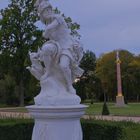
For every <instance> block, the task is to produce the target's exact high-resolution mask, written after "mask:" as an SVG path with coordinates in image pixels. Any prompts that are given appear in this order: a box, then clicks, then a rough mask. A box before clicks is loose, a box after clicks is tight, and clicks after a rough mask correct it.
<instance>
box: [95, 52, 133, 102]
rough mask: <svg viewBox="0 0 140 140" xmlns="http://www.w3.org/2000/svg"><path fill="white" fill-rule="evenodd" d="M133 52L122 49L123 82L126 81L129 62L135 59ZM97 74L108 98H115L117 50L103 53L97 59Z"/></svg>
mask: <svg viewBox="0 0 140 140" xmlns="http://www.w3.org/2000/svg"><path fill="white" fill-rule="evenodd" d="M133 58H134V57H133V54H131V53H130V52H128V51H126V50H120V59H121V62H122V63H121V72H122V80H123V83H124V82H126V81H125V79H124V75H126V74H127V72H126V71H127V69H128V66H129V63H131V62H132V60H133ZM96 75H97V77H98V78H99V79H100V80H101V83H102V87H103V89H104V92H105V94H107V97H108V100H114V99H115V97H116V93H117V77H116V51H113V52H110V53H107V54H104V55H102V56H101V57H100V58H99V59H98V60H97V65H96Z"/></svg>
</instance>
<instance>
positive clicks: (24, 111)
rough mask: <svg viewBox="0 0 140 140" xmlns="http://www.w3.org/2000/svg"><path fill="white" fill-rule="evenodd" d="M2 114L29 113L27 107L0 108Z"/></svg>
mask: <svg viewBox="0 0 140 140" xmlns="http://www.w3.org/2000/svg"><path fill="white" fill-rule="evenodd" d="M0 111H1V112H20V113H26V112H28V111H27V109H26V108H25V107H5V108H0Z"/></svg>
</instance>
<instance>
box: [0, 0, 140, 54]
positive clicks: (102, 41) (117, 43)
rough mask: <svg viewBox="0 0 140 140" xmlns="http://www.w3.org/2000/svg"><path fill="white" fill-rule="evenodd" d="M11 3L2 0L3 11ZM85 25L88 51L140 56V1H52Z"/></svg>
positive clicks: (82, 25) (0, 4) (82, 27)
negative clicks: (122, 51) (116, 51)
mask: <svg viewBox="0 0 140 140" xmlns="http://www.w3.org/2000/svg"><path fill="white" fill-rule="evenodd" d="M8 1H9V0H0V9H1V8H4V7H5V6H6V5H7V4H8ZM50 2H51V4H52V5H53V6H54V7H58V8H59V9H60V10H61V11H62V12H63V13H64V14H65V15H66V16H70V17H71V18H72V19H73V21H75V22H77V23H79V24H80V25H81V29H80V34H81V35H82V38H81V40H82V43H83V44H84V48H85V50H86V49H89V50H92V51H94V52H95V53H96V55H97V56H99V55H100V54H102V53H106V52H108V51H112V50H115V49H127V50H129V51H131V52H132V53H135V54H140V0H50Z"/></svg>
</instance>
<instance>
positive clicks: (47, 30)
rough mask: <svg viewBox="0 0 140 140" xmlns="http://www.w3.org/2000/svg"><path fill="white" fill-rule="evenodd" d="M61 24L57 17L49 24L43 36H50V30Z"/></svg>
mask: <svg viewBox="0 0 140 140" xmlns="http://www.w3.org/2000/svg"><path fill="white" fill-rule="evenodd" d="M58 25H59V23H58V21H57V20H56V19H55V20H53V21H52V22H51V23H50V24H48V25H47V27H46V29H45V31H44V33H43V37H45V38H49V31H50V30H53V29H55V28H56V27H57V26H58Z"/></svg>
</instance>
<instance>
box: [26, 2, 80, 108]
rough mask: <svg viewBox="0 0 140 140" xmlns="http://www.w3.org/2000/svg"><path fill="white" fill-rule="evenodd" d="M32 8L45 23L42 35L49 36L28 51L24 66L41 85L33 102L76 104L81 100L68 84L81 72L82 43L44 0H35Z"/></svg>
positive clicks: (42, 103)
mask: <svg viewBox="0 0 140 140" xmlns="http://www.w3.org/2000/svg"><path fill="white" fill-rule="evenodd" d="M35 7H36V8H37V10H38V14H39V17H40V20H41V21H42V23H43V24H45V26H46V27H45V30H44V32H43V37H44V38H45V39H49V41H47V42H45V43H44V44H43V45H42V47H41V48H40V49H38V51H37V52H30V53H29V56H30V60H31V63H32V65H31V66H28V67H27V69H28V70H29V71H30V72H31V74H32V75H33V76H34V77H35V78H36V79H37V80H39V81H40V85H41V92H40V93H39V95H38V96H37V97H35V104H36V105H42V106H44V105H47V106H48V105H56V106H57V105H72V104H73V105H75V104H77V105H78V104H80V101H81V100H80V98H79V97H78V96H77V95H76V91H75V89H74V88H73V86H72V83H73V82H74V80H75V78H77V77H80V76H81V75H82V74H83V70H82V69H81V68H80V67H79V66H78V65H79V63H80V60H81V59H82V56H83V48H82V45H81V43H80V42H79V40H76V39H74V38H73V36H72V35H71V31H70V30H69V28H68V26H67V23H66V22H65V20H64V18H63V17H62V16H61V15H60V14H55V13H54V11H53V10H52V6H51V4H50V3H49V2H48V0H37V1H36V3H35Z"/></svg>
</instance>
